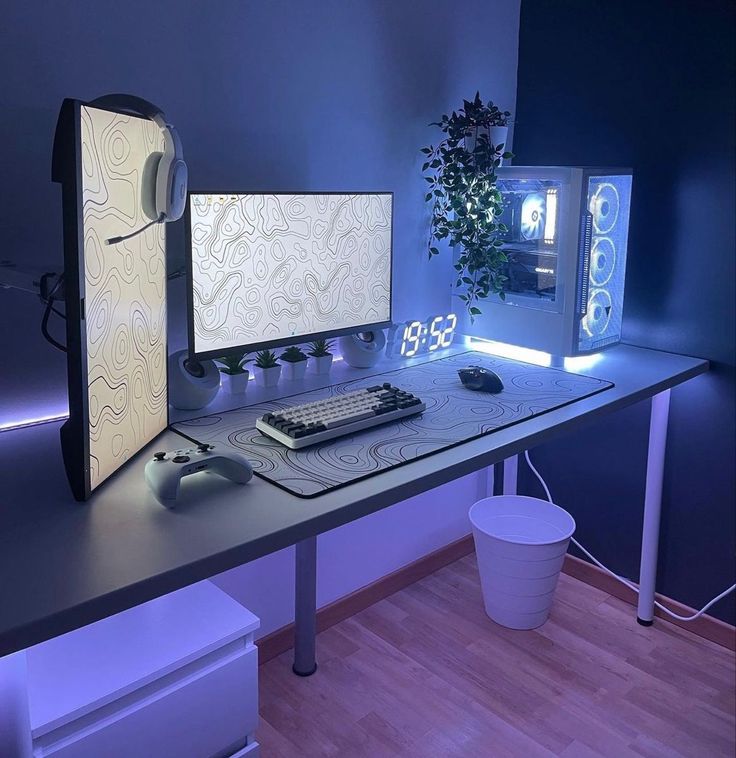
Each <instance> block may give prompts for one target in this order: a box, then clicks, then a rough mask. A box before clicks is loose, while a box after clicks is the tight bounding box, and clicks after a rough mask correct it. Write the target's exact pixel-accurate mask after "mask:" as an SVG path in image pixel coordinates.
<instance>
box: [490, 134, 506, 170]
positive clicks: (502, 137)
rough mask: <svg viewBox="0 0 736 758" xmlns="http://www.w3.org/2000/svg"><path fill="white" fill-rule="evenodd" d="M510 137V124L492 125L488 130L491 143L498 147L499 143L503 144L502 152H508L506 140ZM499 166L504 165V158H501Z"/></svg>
mask: <svg viewBox="0 0 736 758" xmlns="http://www.w3.org/2000/svg"><path fill="white" fill-rule="evenodd" d="M508 138H509V128H508V126H492V127H491V128H490V129H489V130H488V139H489V140H490V142H491V144H492V145H493V146H494V147H497V146H498V145H503V148H502V150H501V153H506V152H508V147H506V141H507V140H508ZM500 161H501V162H500V163H499V166H503V158H500Z"/></svg>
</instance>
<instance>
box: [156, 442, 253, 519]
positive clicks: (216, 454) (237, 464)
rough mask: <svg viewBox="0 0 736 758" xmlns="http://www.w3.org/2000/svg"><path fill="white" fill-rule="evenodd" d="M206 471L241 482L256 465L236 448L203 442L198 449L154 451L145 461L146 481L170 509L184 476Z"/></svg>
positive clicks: (243, 482)
mask: <svg viewBox="0 0 736 758" xmlns="http://www.w3.org/2000/svg"><path fill="white" fill-rule="evenodd" d="M204 471H211V472H212V473H213V474H219V475H220V476H223V477H225V478H226V479H229V480H230V481H231V482H236V483H238V484H246V483H247V482H249V481H250V480H251V477H252V476H253V467H252V466H251V465H250V463H249V462H248V460H247V458H245V456H243V455H241V454H240V453H238V452H236V451H234V450H221V449H218V450H215V446H214V445H210V444H208V443H204V442H203V443H201V444H198V445H197V447H196V448H188V449H186V450H171V451H169V452H167V453H164V452H157V453H154V454H153V458H152V459H151V460H150V461H148V463H146V468H145V477H146V484H148V486H149V487H150V489H151V491H152V492H153V494H154V495H156V497H157V498H158V499H159V500H160V501H161V503H163V505H165V506H166V507H167V508H171V507H173V506H174V505H175V501H176V498H177V496H178V494H179V486H180V484H181V480H182V478H183V477H185V476H189V475H190V474H197V473H200V472H204Z"/></svg>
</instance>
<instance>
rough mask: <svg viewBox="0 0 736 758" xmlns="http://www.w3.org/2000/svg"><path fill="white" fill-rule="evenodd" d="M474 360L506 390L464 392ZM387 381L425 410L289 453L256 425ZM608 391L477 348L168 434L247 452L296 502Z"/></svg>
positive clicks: (600, 384)
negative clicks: (464, 370)
mask: <svg viewBox="0 0 736 758" xmlns="http://www.w3.org/2000/svg"><path fill="white" fill-rule="evenodd" d="M469 364H472V365H477V366H485V367H487V368H490V369H493V370H494V371H495V372H496V373H497V374H498V375H499V376H500V377H501V379H502V380H503V384H504V389H503V391H502V392H500V393H498V394H496V395H491V394H489V393H485V392H473V391H472V390H468V389H465V388H464V387H463V386H462V384H461V382H460V379H459V377H458V375H457V370H458V368H461V367H462V366H467V365H469ZM383 382H391V383H392V384H395V385H396V386H398V387H400V388H401V389H405V390H408V391H409V392H413V393H414V394H415V395H417V396H418V397H420V398H422V400H424V402H425V404H426V406H427V410H426V411H424V413H422V414H421V415H418V416H411V417H409V418H404V419H400V420H398V421H394V422H390V423H388V424H384V425H383V426H376V427H373V428H372V429H366V430H365V431H362V432H358V433H356V434H354V435H352V436H346V437H338V438H337V439H334V440H330V441H329V442H324V443H322V444H318V445H314V446H313V447H308V448H303V449H302V450H290V449H289V448H287V447H284V446H283V445H281V444H280V443H279V442H276V441H275V440H272V439H271V438H270V437H266V436H265V435H262V434H261V433H260V432H259V431H258V430H257V429H256V428H255V422H256V419H258V418H260V417H261V416H263V414H264V413H268V412H269V411H270V412H274V413H275V412H277V411H280V410H281V409H283V408H286V407H289V406H293V405H301V404H303V403H308V402H312V401H314V400H319V399H323V398H327V397H330V396H332V395H342V394H345V393H346V392H351V391H354V390H357V389H361V388H363V387H371V386H372V385H374V384H382V383H383ZM610 387H613V384H612V383H611V382H606V381H603V380H601V379H594V378H592V377H589V376H581V375H579V374H570V373H568V372H566V371H561V370H559V369H553V368H546V367H541V366H534V365H531V364H528V363H521V362H519V361H513V360H510V359H507V358H499V357H497V356H492V355H488V354H486V353H479V352H475V351H471V352H467V353H461V354H459V355H452V356H449V357H447V358H439V359H437V360H432V361H429V362H427V363H420V364H415V365H413V366H406V367H405V368H401V369H395V370H392V371H386V372H383V373H380V374H372V375H370V376H365V377H361V378H360V379H353V380H351V381H349V382H342V383H340V384H336V385H334V386H332V387H322V388H321V389H316V390H310V391H308V392H302V393H299V394H295V395H291V396H289V397H284V398H280V399H278V400H268V401H265V402H262V403H259V404H257V405H250V406H247V407H244V408H238V409H236V410H232V411H225V412H223V413H219V414H215V415H212V416H203V417H201V418H197V419H193V420H191V421H184V422H179V423H176V424H173V425H172V427H171V428H172V429H173V430H174V431H175V432H178V433H179V434H181V435H182V436H184V437H186V438H187V439H190V440H192V441H194V442H209V443H214V444H218V445H230V446H231V447H234V448H235V449H236V450H239V451H240V452H242V453H244V454H245V456H246V457H247V458H248V460H249V461H250V462H251V464H252V465H253V470H254V472H255V473H256V474H257V475H259V476H261V477H262V478H263V479H266V480H268V481H269V482H271V483H272V484H275V485H277V486H278V487H281V488H282V489H285V490H287V491H288V492H291V493H293V494H294V495H298V496H299V497H316V496H317V495H322V494H324V493H325V492H329V491H330V490H333V489H335V488H336V487H342V486H345V485H347V484H353V483H354V482H356V481H358V480H359V479H365V478H367V477H369V476H373V475H374V474H378V473H381V472H382V471H386V470H387V469H390V468H393V467H394V466H400V465H402V464H404V463H408V462H410V461H413V460H416V459H417V458H423V457H424V456H427V455H431V454H432V453H437V452H439V451H440V450H446V449H447V448H449V447H454V446H455V445H459V444H461V443H463V442H467V441H468V440H472V439H476V438H477V437H482V436H484V435H486V434H490V433H492V432H495V431H497V430H498V429H503V428H504V427H507V426H510V425H511V424H516V423H518V422H520V421H525V420H528V419H530V418H532V417H534V416H538V415H540V414H542V413H546V412H547V411H551V410H554V409H555V408H560V407H562V406H563V405H568V404H569V403H573V402H575V401H576V400H581V399H582V398H584V397H589V396H590V395H595V394H596V393H598V392H602V391H603V390H606V389H609V388H610Z"/></svg>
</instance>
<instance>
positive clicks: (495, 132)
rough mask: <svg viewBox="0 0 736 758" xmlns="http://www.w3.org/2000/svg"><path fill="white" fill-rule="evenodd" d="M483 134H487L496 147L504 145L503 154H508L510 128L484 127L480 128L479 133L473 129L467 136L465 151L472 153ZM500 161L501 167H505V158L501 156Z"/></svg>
mask: <svg viewBox="0 0 736 758" xmlns="http://www.w3.org/2000/svg"><path fill="white" fill-rule="evenodd" d="M481 134H486V135H487V136H488V141H489V142H490V143H491V144H492V145H493V146H494V147H498V146H499V145H503V147H502V148H501V153H505V152H507V150H508V148H507V147H506V140H508V138H509V128H508V126H484V127H480V128H478V130H477V131H476V130H475V129H472V130H471V131H469V132H468V133H467V134H466V135H465V149H466V150H467V151H468V152H469V153H472V152H473V150H475V145H476V143H477V140H478V137H479V136H480V135H481ZM499 161H500V163H499V166H503V158H502V157H501V156H500V155H499Z"/></svg>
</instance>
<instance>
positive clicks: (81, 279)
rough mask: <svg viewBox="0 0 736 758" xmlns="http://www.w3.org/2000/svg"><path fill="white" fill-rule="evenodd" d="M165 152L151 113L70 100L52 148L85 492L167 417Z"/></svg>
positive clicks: (68, 435)
mask: <svg viewBox="0 0 736 758" xmlns="http://www.w3.org/2000/svg"><path fill="white" fill-rule="evenodd" d="M163 149H164V140H163V135H162V133H161V130H160V129H159V128H158V127H157V126H156V125H155V124H154V123H153V122H152V121H150V120H148V119H146V118H141V117H138V116H133V115H129V114H123V113H118V112H115V111H110V110H106V109H101V108H96V107H92V106H90V105H86V104H84V103H80V102H79V101H74V100H67V101H65V102H64V105H63V106H62V111H61V114H60V116H59V123H58V125H57V133H56V138H55V144H54V169H53V172H54V179H55V180H56V181H61V182H62V196H63V198H62V199H63V215H64V257H65V265H64V270H65V282H64V285H65V297H66V311H67V364H68V379H69V406H70V407H69V421H68V422H67V423H66V424H65V426H64V427H63V428H62V435H61V436H62V450H63V453H64V462H65V465H66V469H67V474H68V478H69V481H70V484H71V486H72V490H73V492H74V494H75V496H76V497H77V499H80V500H82V499H86V498H87V497H89V495H90V494H91V493H92V492H93V491H94V490H95V489H96V488H97V487H98V486H99V485H100V484H102V483H103V482H104V481H105V480H106V479H107V478H108V477H109V476H110V475H111V474H113V473H114V472H115V471H116V470H117V469H118V468H119V467H120V466H121V465H123V464H124V463H125V461H127V460H128V458H130V457H131V456H133V455H134V454H135V453H137V452H138V451H139V450H140V449H141V448H142V447H143V446H144V445H146V444H147V443H148V442H150V441H151V440H152V439H153V438H154V437H155V436H156V435H158V434H159V433H160V432H161V431H163V430H164V429H165V428H166V426H167V423H168V406H167V393H166V363H167V362H166V351H167V344H166V252H165V231H164V226H165V225H163V224H156V225H154V226H151V227H150V228H148V229H146V230H145V231H144V232H143V233H141V234H138V235H137V236H135V237H132V238H131V239H129V240H124V241H122V242H118V243H117V244H107V240H108V239H110V238H112V237H117V236H122V235H125V234H129V233H131V232H133V231H136V230H137V229H139V228H140V227H142V226H143V225H145V224H146V223H148V222H149V220H150V218H149V214H147V213H146V212H145V208H144V204H145V202H146V200H147V194H146V192H143V191H142V188H143V187H144V186H149V185H150V172H151V170H152V166H153V165H155V162H156V158H157V156H158V155H159V154H160V153H161V152H162V151H163Z"/></svg>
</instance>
